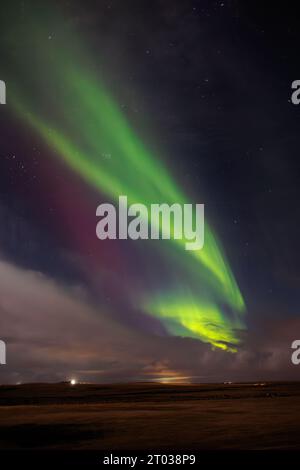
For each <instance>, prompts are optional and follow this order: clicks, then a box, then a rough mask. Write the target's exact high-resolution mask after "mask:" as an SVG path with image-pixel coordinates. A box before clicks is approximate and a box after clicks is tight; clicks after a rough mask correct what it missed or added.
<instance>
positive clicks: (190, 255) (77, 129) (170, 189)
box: [8, 21, 245, 351]
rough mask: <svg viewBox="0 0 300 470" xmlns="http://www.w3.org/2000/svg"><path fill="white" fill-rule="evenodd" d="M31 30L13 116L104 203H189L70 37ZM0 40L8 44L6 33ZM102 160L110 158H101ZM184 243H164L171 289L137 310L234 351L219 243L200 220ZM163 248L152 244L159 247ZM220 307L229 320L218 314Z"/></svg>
mask: <svg viewBox="0 0 300 470" xmlns="http://www.w3.org/2000/svg"><path fill="white" fill-rule="evenodd" d="M37 24H39V25H41V21H39V22H37V21H35V22H33V23H32V26H31V31H32V37H31V38H30V40H29V44H27V46H28V47H26V46H25V47H23V48H22V51H19V54H15V56H14V62H15V63H14V66H16V67H17V68H16V69H14V70H13V76H14V77H16V76H19V75H18V73H17V72H16V70H18V67H19V69H20V67H21V70H22V74H21V76H24V64H26V66H25V67H26V68H27V69H29V70H35V75H36V78H35V83H31V84H30V86H29V87H26V86H25V83H26V81H25V83H24V82H22V83H20V82H18V81H17V80H14V81H13V82H14V89H13V93H12V94H11V97H10V103H11V105H12V106H13V108H14V111H15V112H16V113H17V115H18V116H19V118H21V119H22V121H24V122H25V123H26V124H27V125H30V126H31V128H33V129H34V130H35V131H36V132H37V133H38V134H39V135H40V136H41V137H42V139H43V140H44V141H45V142H46V143H47V144H48V146H49V147H50V148H51V149H52V151H53V152H54V153H55V154H56V155H57V156H58V157H59V158H61V159H62V160H63V161H64V162H65V164H66V165H67V166H68V167H69V168H70V169H72V170H73V171H75V172H76V173H78V174H79V175H81V177H82V178H83V179H84V180H85V181H86V182H87V183H88V184H89V185H91V186H93V187H94V188H96V189H97V190H99V191H101V193H104V194H106V195H107V196H108V197H109V198H110V199H111V200H114V201H118V197H119V195H123V194H124V195H127V197H128V203H129V204H132V203H136V202H139V203H142V204H145V205H148V206H149V205H150V204H151V203H167V204H173V203H180V204H184V203H188V202H190V201H189V200H188V198H187V197H186V196H185V195H184V194H183V193H182V191H181V190H180V188H179V187H178V185H177V184H176V182H175V181H174V180H173V178H172V177H171V175H170V172H169V171H168V170H167V168H166V166H165V165H164V163H163V161H162V159H161V158H158V156H157V155H154V154H153V152H151V151H149V150H148V149H147V148H146V147H145V145H144V144H143V142H142V140H141V138H140V137H139V136H138V135H137V134H136V132H135V131H134V130H133V129H132V127H131V125H130V123H129V121H128V119H127V118H126V116H125V115H124V114H123V113H122V111H121V107H120V106H119V105H118V103H117V102H116V100H114V99H113V97H112V95H111V94H110V93H109V92H108V90H107V88H106V87H105V86H104V84H103V78H100V77H99V76H97V75H96V73H95V72H94V71H93V69H94V68H93V66H92V64H90V63H88V59H87V54H86V51H85V50H83V49H82V46H81V45H79V44H77V40H76V37H75V35H72V34H71V33H70V32H66V31H63V33H62V34H61V38H60V39H61V41H60V44H59V46H57V45H56V46H55V44H54V41H49V40H48V38H47V33H45V31H47V30H49V28H47V25H44V28H42V27H41V26H39V27H37ZM8 41H10V42H11V43H13V44H14V40H13V33H11V35H9V37H8ZM58 41H59V34H58V39H57V42H58ZM57 42H56V43H57ZM26 50H27V51H32V50H33V51H34V53H32V52H31V54H28V56H26V55H25V61H24V57H23V55H24V54H25V52H24V51H26ZM16 57H19V63H18V61H17V60H16ZM26 60H27V62H26ZM29 64H30V65H29ZM29 80H30V77H29V78H28V82H29ZM29 83H30V82H29ZM28 89H30V92H29V91H28ZM24 90H26V92H25V91H24ZM45 94H46V95H47V96H46V97H45ZM45 99H47V101H46V103H47V104H46V105H45V103H44V101H45ZM49 103H50V104H49ZM45 109H46V110H47V111H45ZM107 154H109V155H111V158H104V157H103V156H105V155H107ZM160 229H161V227H160ZM185 242H186V240H185V239H182V240H170V241H169V242H167V243H168V245H171V247H172V246H173V248H172V251H174V250H175V251H176V254H174V256H175V258H176V263H177V266H178V267H179V268H180V269H181V270H182V271H183V272H184V273H183V275H182V279H181V280H180V279H179V283H178V286H174V288H173V289H171V291H170V292H168V293H167V294H166V293H165V292H163V293H162V292H161V293H156V294H153V293H152V294H151V295H144V296H143V297H142V298H141V299H140V300H139V308H140V309H142V311H144V312H145V313H147V314H149V315H152V316H154V317H156V318H159V319H160V321H161V322H162V323H163V324H164V325H165V328H166V330H167V331H168V332H169V333H170V334H172V335H179V336H188V337H193V338H197V339H200V340H201V341H203V342H207V343H210V344H211V345H213V346H214V347H219V348H222V349H225V350H229V351H235V350H236V346H237V345H238V344H239V342H240V341H239V335H238V331H239V330H241V329H243V328H244V325H243V316H244V315H243V314H244V312H245V304H244V300H243V297H242V295H241V293H240V290H239V288H238V286H237V283H236V281H235V279H234V276H233V274H232V271H231V269H230V266H229V264H228V262H227V260H226V257H225V254H224V253H223V251H222V249H221V245H220V243H219V242H218V241H217V238H216V235H215V234H214V233H213V230H212V229H211V228H210V227H209V225H208V223H207V222H206V223H205V243H204V248H203V249H202V250H198V251H185ZM165 243H166V242H163V243H160V244H159V245H161V246H162V247H165ZM159 248H161V247H159ZM188 272H189V275H192V277H193V282H195V281H196V282H197V283H198V285H199V286H201V289H202V293H199V291H197V292H195V289H194V291H191V290H190V289H188V288H184V285H186V284H187V285H189V282H188V278H187V273H188ZM179 286H181V287H179ZM225 305H226V306H227V310H226V311H228V310H230V315H229V314H228V313H225V311H224V309H223V306H225Z"/></svg>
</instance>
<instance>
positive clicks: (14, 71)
mask: <svg viewBox="0 0 300 470" xmlns="http://www.w3.org/2000/svg"><path fill="white" fill-rule="evenodd" d="M133 3H134V5H133V6H132V9H130V8H128V9H126V7H125V6H124V5H123V4H122V2H121V1H117V0H115V1H112V2H107V3H106V2H103V4H102V3H101V5H100V3H99V5H97V6H95V5H94V4H93V2H91V4H89V2H88V4H87V5H84V4H83V2H81V1H80V0H78V1H77V0H74V1H71V2H70V3H68V2H67V1H62V2H56V1H54V2H48V3H47V4H46V2H45V3H44V4H43V5H40V6H33V5H32V3H31V2H30V1H25V2H21V1H20V2H19V4H18V2H17V4H18V5H17V7H16V8H15V9H14V8H13V6H11V7H10V6H8V7H7V10H6V18H5V20H4V19H3V21H2V33H1V34H2V41H1V50H2V58H3V72H2V76H0V79H4V80H5V83H6V91H7V104H6V105H5V106H4V107H3V106H2V107H1V112H2V113H3V114H2V118H3V126H4V129H5V131H4V132H3V135H4V134H5V138H4V139H3V150H2V153H3V159H2V166H3V168H1V169H2V179H3V184H2V193H3V194H2V199H1V204H2V205H3V207H1V205H0V217H1V216H2V218H3V220H4V221H8V222H7V223H6V222H5V223H4V225H5V226H6V225H7V229H6V232H5V234H4V235H3V240H2V242H1V243H2V246H0V249H1V253H3V258H1V259H2V261H3V266H2V265H1V266H0V271H1V269H2V270H3V273H5V272H6V271H7V273H8V277H9V278H10V279H15V284H16V285H17V286H19V287H18V292H20V293H21V294H22V296H24V298H23V297H22V300H21V298H20V301H18V302H20V305H22V304H24V305H25V306H27V305H31V302H30V298H27V294H26V290H23V289H22V281H21V279H22V276H23V277H24V285H26V286H28V291H29V292H30V296H31V298H32V299H33V300H32V302H33V305H32V306H31V307H28V312H29V313H28V315H29V317H30V316H31V315H32V322H33V320H34V319H35V321H36V322H37V329H36V330H35V328H31V329H32V331H33V333H32V344H38V345H41V346H39V348H41V351H40V350H39V351H40V352H39V354H40V356H41V357H42V358H43V357H44V355H43V354H45V357H46V356H47V353H46V352H45V351H48V349H49V350H51V347H54V346H53V345H55V341H56V340H55V326H54V325H55V324H57V325H59V326H57V330H59V331H62V330H64V329H65V330H66V329H67V324H68V322H70V323H72V320H71V318H72V314H71V311H72V309H74V311H76V314H74V329H73V328H71V330H70V338H69V340H68V341H66V345H67V346H65V348H64V347H63V346H60V348H61V364H60V365H59V368H60V369H59V370H60V372H59V374H61V375H60V376H59V378H61V379H64V375H65V368H67V365H66V366H65V364H69V362H70V359H69V354H71V353H69V352H68V350H70V351H71V344H72V340H71V337H72V338H76V340H74V344H75V343H76V341H78V344H80V346H78V347H77V346H74V348H75V353H74V354H75V357H76V361H77V362H78V364H79V365H73V368H75V369H76V370H77V369H78V370H79V372H78V373H77V375H76V374H75V375H76V376H84V377H86V376H88V377H89V376H92V377H97V378H99V376H100V377H101V378H102V374H103V377H107V375H106V374H107V370H110V368H111V369H112V370H113V374H115V377H120V378H121V379H122V378H123V377H129V378H131V377H133V378H134V379H136V378H142V379H143V378H144V377H148V376H149V377H151V378H152V377H156V376H164V377H167V376H168V375H169V376H173V375H174V376H175V377H177V375H178V376H180V374H181V375H182V376H184V377H187V376H194V375H196V376H198V375H201V374H202V366H199V368H198V366H197V364H198V363H197V361H198V360H199V361H201V360H203V361H206V360H207V361H208V362H209V363H210V361H212V360H213V359H211V358H216V359H214V360H216V364H217V365H216V366H215V367H216V370H217V372H215V369H214V366H213V367H212V370H213V372H211V375H217V374H218V371H223V369H222V367H223V366H220V365H219V364H223V361H224V363H226V364H227V362H226V361H229V362H230V361H232V364H235V365H234V366H232V367H236V369H239V367H240V366H239V361H240V358H241V357H243V358H244V357H246V358H248V352H247V353H244V352H243V351H245V348H246V349H247V348H248V342H249V341H250V340H249V335H250V336H251V334H254V336H255V335H257V337H260V336H259V335H263V331H265V330H266V329H267V328H266V325H265V323H264V321H265V318H266V315H267V314H266V313H265V311H267V312H268V314H269V312H273V311H277V310H279V309H282V311H285V307H284V308H283V307H282V305H283V304H284V301H283V300H282V299H292V298H293V297H292V295H291V292H290V290H289V288H288V287H286V290H285V293H284V295H283V294H282V292H281V283H280V282H279V281H278V285H277V284H276V282H277V281H276V280H275V278H276V276H278V279H279V278H280V276H283V275H284V272H285V271H284V268H282V269H281V267H280V266H281V264H280V263H281V261H280V260H278V265H277V256H278V257H279V256H280V253H281V254H282V256H286V259H287V261H286V265H287V266H288V265H291V264H292V263H293V260H291V259H290V255H289V254H288V253H289V249H288V243H282V244H281V239H282V237H283V235H282V227H283V226H284V225H285V224H283V223H280V222H279V221H280V217H279V216H278V217H277V216H276V217H277V219H276V218H275V216H274V213H275V212H276V214H278V213H279V212H280V211H279V210H278V211H275V209H274V207H276V208H277V207H278V208H280V207H281V206H280V204H281V201H282V200H283V199H281V193H280V188H281V185H282V184H283V183H284V184H285V185H286V187H289V184H290V180H291V179H292V178H293V176H292V175H293V172H291V171H290V169H289V167H288V162H289V160H288V157H285V158H286V159H287V160H284V162H285V163H283V160H282V156H281V153H280V152H281V150H279V149H281V147H280V143H279V144H278V146H277V144H276V142H275V140H274V137H273V136H274V135H276V133H277V127H280V126H284V125H285V120H286V121H287V122H288V121H289V117H288V112H289V110H286V111H285V110H283V111H282V116H285V114H284V113H285V112H286V114H287V117H286V118H285V119H284V118H283V117H282V118H281V117H278V118H277V120H276V119H275V118H274V116H278V115H279V114H280V113H278V109H277V108H276V105H275V104H274V107H275V109H273V108H272V106H271V104H270V109H269V108H266V109H265V111H264V112H262V111H261V106H262V104H261V99H260V100H259V97H261V96H262V94H261V93H260V91H259V90H260V86H261V85H260V83H261V77H260V75H259V72H256V73H257V74H256V75H255V73H254V72H253V73H252V74H251V73H250V72H249V71H247V68H245V72H244V71H243V67H242V66H241V65H240V64H241V63H243V54H244V49H243V50H242V49H239V46H238V45H237V44H236V43H235V40H234V38H232V37H231V36H230V33H229V32H228V31H229V30H230V29H231V26H232V25H231V23H230V22H227V17H226V15H227V14H228V11H229V10H230V8H231V7H230V6H228V7H227V6H226V7H225V6H222V7H221V6H215V7H214V9H212V10H211V8H210V7H206V6H203V8H202V9H203V10H204V12H202V9H201V8H200V7H199V6H198V5H194V3H193V2H192V0H191V1H190V0H189V1H188V2H187V4H188V5H179V3H178V4H177V2H175V3H174V4H172V2H171V1H170V2H169V1H167V2H166V4H165V5H164V6H163V5H162V4H161V3H162V2H158V4H157V5H156V7H154V9H153V11H152V10H151V8H150V7H146V6H141V5H140V4H138V2H136V4H135V2H133ZM154 3H156V2H154ZM205 11H207V12H209V16H208V15H206V13H205ZM212 11H213V12H215V13H212ZM93 12H94V13H95V14H94V13H93ZM214 15H215V16H214ZM181 16H182V19H181ZM123 17H124V20H123ZM148 19H149V24H148ZM223 20H224V21H223ZM228 25H229V26H230V27H229V26H228ZM210 27H211V28H212V31H213V34H212V33H210V32H209V31H210ZM227 27H228V31H227V29H226V28H227ZM247 44H248V43H247ZM249 44H250V45H251V41H249ZM249 47H251V46H249ZM251 60H252V59H251ZM254 70H256V68H255V67H254ZM246 72H247V73H248V72H249V73H248V75H247V73H246ZM248 76H249V78H248ZM295 78H296V77H295ZM247 80H249V81H251V83H253V87H254V88H255V93H256V94H255V96H256V97H257V98H256V99H254V98H253V95H252V93H251V90H250V89H248V88H249V87H248V82H247ZM274 86H275V85H274ZM266 88H267V87H266V86H264V89H266ZM270 93H273V91H272V90H271V91H270ZM272 98H273V95H272V96H271V95H270V96H269V95H267V98H266V99H268V103H271V102H273V101H272ZM244 102H246V103H247V106H246V105H244ZM274 103H275V100H274ZM280 103H281V101H280ZM278 106H281V104H280V105H278ZM282 107H283V105H282ZM256 121H258V124H257V125H256V124H255V123H256ZM291 132H292V131H291ZM272 139H273V140H272ZM282 151H283V150H282ZM281 173H282V175H283V179H282V180H281V179H280V178H279V175H281ZM290 187H291V191H294V189H293V188H295V184H294V183H293V182H292V183H291V185H290ZM256 188H258V189H256ZM277 191H278V192H277ZM121 195H125V196H126V197H127V199H128V204H129V205H131V204H143V205H145V206H146V207H149V206H150V205H151V204H168V205H172V204H181V205H183V204H193V205H195V204H204V205H205V237H204V248H203V249H201V250H195V251H194V250H186V243H187V240H186V239H185V238H184V237H183V238H182V239H171V240H147V241H144V240H137V241H131V240H99V239H97V237H96V224H97V220H98V219H97V216H96V209H97V207H98V205H99V204H101V203H112V204H114V205H115V206H117V204H118V200H119V197H120V196H121ZM296 199H297V198H293V200H296ZM265 214H267V215H266V216H265ZM275 219H276V220H277V222H274V221H275ZM1 220H2V219H1ZM147 222H148V224H150V220H147ZM277 223H278V226H277V225H276V224H277ZM272 224H274V226H272ZM158 229H159V231H160V233H161V234H162V232H163V227H162V226H160V227H159V228H158ZM172 231H173V227H171V232H172ZM171 238H172V237H171ZM261 240H263V242H262V241H261ZM279 242H280V243H279ZM279 244H280V247H281V248H280V250H279V249H278V246H279ZM276 247H277V248H276ZM273 253H276V254H275V255H273ZM283 253H285V254H283ZM9 262H11V266H10V265H8V264H7V263H9ZM275 265H276V268H275ZM278 266H279V267H278ZM1 272H2V271H1ZM294 278H295V277H294ZM12 283H13V281H12ZM34 285H36V289H35V288H34V287H33V286H34ZM5 286H6V287H5V288H6V289H7V290H8V291H9V292H10V294H9V296H10V295H12V298H10V297H9V299H8V300H6V299H5V297H4V301H3V302H4V303H3V308H4V310H5V311H6V310H7V311H8V312H10V311H12V313H11V318H12V320H11V322H13V319H14V318H18V320H17V324H22V325H23V319H22V318H20V319H19V315H20V317H21V313H20V311H19V303H18V302H17V301H16V303H18V305H17V306H16V310H17V312H15V310H14V308H15V302H14V299H13V294H12V292H13V289H12V290H10V289H8V286H7V285H5ZM275 286H276V288H275ZM0 287H1V286H0ZM35 290H36V291H39V290H40V291H41V292H43V293H44V294H43V295H44V297H45V299H47V300H45V305H43V300H42V298H39V299H38V300H37V301H35V300H34V291H35ZM275 291H276V295H278V298H277V297H276V300H273V297H272V296H273V294H274V292H275ZM3 292H4V291H3ZM21 294H20V296H21ZM281 295H282V296H281ZM17 297H18V296H17ZM289 301H291V303H293V302H292V300H289ZM76 302H77V303H76ZM52 304H53V305H54V306H55V307H54V310H55V312H54V311H53V318H55V321H54V320H53V323H52V322H51V319H50V317H51V308H50V307H51V305H52ZM76 305H78V306H77V307H76ZM59 306H61V307H59ZM265 306H266V307H265ZM79 307H80V308H79ZM64 308H66V312H67V313H66V318H65V314H64ZM286 308H287V309H288V307H286ZM44 310H45V311H46V312H47V314H44V313H43V311H44ZM294 310H295V309H294V306H293V305H292V306H291V307H289V309H288V311H294ZM81 311H82V312H83V313H82V314H81ZM261 311H262V312H263V313H261ZM57 312H61V313H60V314H58V313H57ZM45 315H47V319H46V318H45ZM278 316H279V317H280V318H281V313H278ZM282 316H283V314H282ZM43 322H45V324H47V325H48V322H49V325H48V326H47V327H46V330H47V329H48V331H49V336H48V335H47V331H46V330H45V331H44V329H43ZM97 322H99V323H97ZM28 324H30V321H29V323H28ZM25 325H26V322H24V329H26V327H25ZM261 325H262V326H261ZM4 326H5V325H4ZM81 330H82V331H83V338H84V341H83V340H82V341H81V340H80V334H81V333H80V332H81ZM35 331H38V332H39V333H35ZM251 331H252V332H253V331H254V332H255V333H251ZM50 332H51V333H50ZM4 334H7V336H9V337H15V333H14V329H13V328H12V327H7V332H6V328H4ZM35 334H36V336H35ZM44 334H45V336H46V339H45V340H44V339H43V341H42V340H41V337H43V338H44ZM89 334H90V335H91V338H92V339H91V348H90V349H89V344H88V338H89ZM28 336H29V338H31V336H30V333H28ZM58 336H59V335H58ZM77 338H79V339H78V340H77ZM251 338H252V337H251ZM0 339H1V337H0ZM18 341H19V339H18ZM18 341H16V344H18ZM26 341H27V340H26ZM28 341H31V339H28ZM251 341H253V342H254V343H255V341H254V340H252V339H251ZM251 341H250V342H251ZM261 341H262V343H263V340H261ZM44 342H46V346H43V344H44ZM48 342H49V344H48ZM251 344H252V343H251ZM251 347H252V346H251ZM255 347H256V344H255ZM68 348H69V349H68ZM33 349H34V348H33ZM250 349H251V348H250ZM140 350H141V351H142V352H141V353H139V351H140ZM247 351H248V349H247ZM228 353H229V354H228ZM230 353H234V354H230ZM243 354H244V356H243ZM253 354H254V353H253ZM54 355H55V357H56V358H58V357H59V354H57V356H56V354H54ZM37 356H38V353H34V360H33V359H31V358H30V360H29V362H30V361H33V362H34V361H36V362H37V363H38V364H39V362H38V361H37V359H36V357H37ZM202 356H203V359H200V357H201V358H202ZM47 357H48V356H47ZM223 357H224V359H223ZM249 357H251V361H252V362H253V363H255V361H256V359H255V358H256V355H255V354H254V359H253V356H252V353H249ZM207 358H208V359H207ZM102 360H103V364H102V362H101V361H102ZM97 361H98V362H97ZM219 361H220V362H219ZM119 363H120V364H121V366H119ZM124 363H126V364H127V363H128V364H133V366H132V370H134V373H133V372H131V368H130V367H129V366H128V368H127V365H126V364H125V365H124ZM76 364H77V363H76ZM204 368H205V367H204ZM207 368H208V369H210V366H207ZM198 369H199V370H198ZM35 370H38V372H36V374H37V376H38V377H39V374H41V372H40V371H41V366H40V365H39V366H37V365H36V366H35ZM120 370H121V372H120ZM222 373H223V372H222ZM18 374H21V372H18ZM93 374H94V375H93ZM209 374H210V372H209ZM29 375H30V374H29ZM49 376H51V373H49ZM103 380H104V379H103Z"/></svg>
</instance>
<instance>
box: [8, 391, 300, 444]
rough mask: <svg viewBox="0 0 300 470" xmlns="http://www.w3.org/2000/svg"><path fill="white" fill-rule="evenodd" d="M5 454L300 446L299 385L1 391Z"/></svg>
mask: <svg viewBox="0 0 300 470" xmlns="http://www.w3.org/2000/svg"><path fill="white" fill-rule="evenodd" d="M0 449H2V450H4V449H6V450H14V449H22V450H24V449H26V450H41V449H47V450H51V449H56V450H58V449H61V450H74V449H76V450H78V449H83V450H99V451H104V450H107V451H123V450H126V451H130V450H131V449H135V450H141V451H147V450H151V449H152V450H155V451H164V450H169V449H172V450H173V451H175V450H177V451H183V450H184V449H189V450H194V451H197V450H203V449H206V450H215V449H220V450H221V449H228V450H230V449H268V450H269V449H287V450H294V449H300V383H266V384H262V383H258V384H227V385H226V384H217V385H215V384H210V385H208V384H206V385H202V384H201V385H200V384H195V385H169V384H168V385H165V384H149V383H136V384H114V385H91V384H77V385H75V386H71V385H70V384H68V383H63V384H28V385H26V384H24V385H17V386H0Z"/></svg>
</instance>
